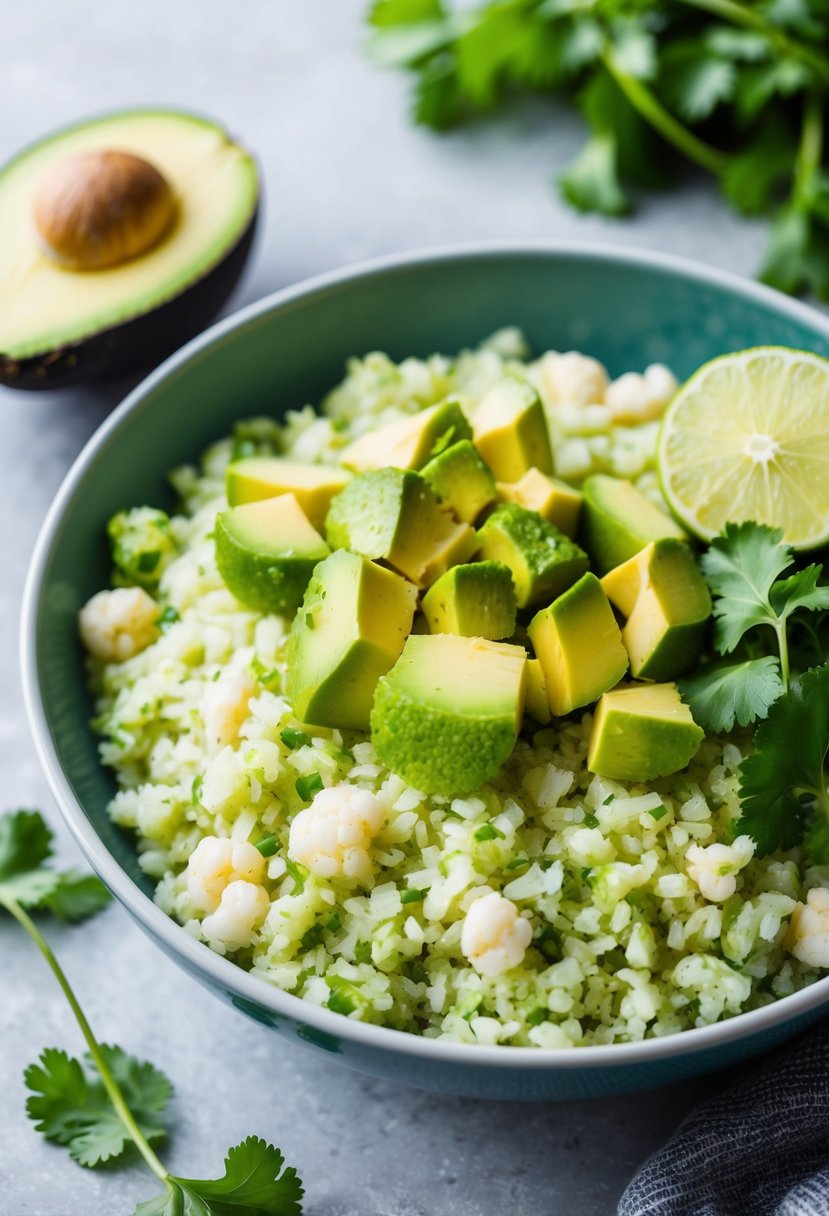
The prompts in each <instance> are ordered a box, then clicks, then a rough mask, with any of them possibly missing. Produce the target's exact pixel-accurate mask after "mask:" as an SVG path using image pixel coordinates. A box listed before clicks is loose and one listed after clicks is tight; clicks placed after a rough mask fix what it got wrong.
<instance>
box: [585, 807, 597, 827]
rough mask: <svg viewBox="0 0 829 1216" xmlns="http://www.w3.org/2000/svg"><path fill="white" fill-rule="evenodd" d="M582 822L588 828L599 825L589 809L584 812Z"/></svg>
mask: <svg viewBox="0 0 829 1216" xmlns="http://www.w3.org/2000/svg"><path fill="white" fill-rule="evenodd" d="M582 823H583V824H584V826H585V827H588V828H596V827H598V826H599V821H598V819H597V818H596V816H595V815H592V814H591V813H590V811H588V812H587V813H586V814H585V816H584V819H583V820H582Z"/></svg>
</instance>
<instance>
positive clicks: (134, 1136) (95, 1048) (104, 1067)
mask: <svg viewBox="0 0 829 1216" xmlns="http://www.w3.org/2000/svg"><path fill="white" fill-rule="evenodd" d="M2 903H3V906H4V907H5V908H6V909H7V910H8V911H9V912H10V913H11V915H12V916H13V917H14V919H15V920H16V921H17V923H18V924H19V925H20V926H21V928H23V929H25V931H26V932H27V933H28V935H29V937H30V938H31V939H32V941H33V942H34V944H35V945H36V946H37V948H38V950H39V951H40V953H41V954H42V955H43V957H44V958H45V959H46V962H47V963H48V965H49V967H50V968H51V971H52V974H53V975H54V977H55V979H56V980H57V981H58V984H59V985H60V987H61V990H62V991H63V995H64V996H65V997H66V1000H67V1001H68V1002H69V1008H70V1009H71V1010H72V1013H73V1014H74V1015H75V1021H76V1022H77V1023H78V1026H79V1027H80V1030H81V1034H82V1035H83V1037H84V1039H85V1040H86V1045H87V1047H88V1048H89V1054H90V1055H91V1056H92V1059H93V1061H94V1062H95V1067H96V1069H97V1070H98V1074H99V1075H100V1078H101V1081H102V1082H103V1085H104V1088H105V1090H106V1091H107V1094H108V1095H109V1100H110V1102H111V1103H112V1105H113V1107H114V1109H115V1113H116V1114H117V1115H118V1118H119V1119H120V1120H121V1122H122V1123H123V1125H124V1127H125V1128H126V1130H127V1132H128V1133H129V1136H130V1139H131V1140H132V1141H133V1143H134V1144H135V1147H136V1148H137V1149H138V1151H139V1153H140V1154H141V1156H142V1157H143V1158H144V1160H145V1161H146V1163H147V1165H148V1166H149V1167H150V1169H151V1170H152V1172H153V1173H154V1174H155V1176H156V1177H157V1178H158V1179H160V1181H161V1182H163V1183H164V1184H165V1185H169V1179H170V1174H169V1172H168V1171H167V1170H166V1169H165V1168H164V1166H163V1164H162V1163H161V1161H159V1159H158V1157H157V1156H156V1155H155V1153H154V1152H153V1150H152V1148H151V1147H150V1145H149V1143H148V1142H147V1139H146V1137H145V1136H144V1134H143V1133H142V1131H141V1128H140V1127H139V1126H138V1124H137V1123H136V1121H135V1119H134V1118H133V1116H132V1112H131V1111H130V1108H129V1107H128V1106H127V1103H126V1099H125V1098H124V1095H123V1094H122V1093H121V1090H120V1089H119V1087H118V1085H117V1083H116V1081H115V1078H114V1077H113V1075H112V1073H111V1072H110V1069H109V1065H108V1064H107V1062H106V1059H105V1057H104V1055H103V1052H102V1051H101V1048H100V1044H99V1043H98V1040H97V1039H96V1038H95V1035H94V1034H93V1033H92V1027H91V1026H90V1025H89V1022H88V1021H87V1020H86V1016H85V1014H84V1012H83V1010H82V1009H81V1007H80V1005H79V1004H78V999H77V997H76V996H75V993H74V992H73V991H72V986H71V984H70V983H69V980H68V979H67V978H66V975H65V974H64V971H63V968H62V967H61V965H60V963H59V962H58V960H57V958H56V957H55V955H54V954H53V952H52V949H51V947H50V945H49V943H48V942H47V941H46V938H45V937H44V936H43V934H42V933H41V932H40V930H39V929H38V927H37V925H36V924H35V923H34V921H33V920H32V918H31V917H30V916H29V915H28V914H27V913H26V912H25V911H24V910H23V908H21V906H20V904H19V903H18V902H17V900H14V899H4V900H3V901H2Z"/></svg>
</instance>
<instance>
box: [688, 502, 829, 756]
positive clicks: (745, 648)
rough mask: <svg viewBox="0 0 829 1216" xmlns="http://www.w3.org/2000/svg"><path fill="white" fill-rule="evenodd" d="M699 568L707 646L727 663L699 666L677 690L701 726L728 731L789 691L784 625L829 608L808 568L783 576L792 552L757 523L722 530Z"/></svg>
mask: <svg viewBox="0 0 829 1216" xmlns="http://www.w3.org/2000/svg"><path fill="white" fill-rule="evenodd" d="M700 564H701V567H702V572H703V575H704V577H705V580H706V582H707V583H708V586H709V588H710V590H711V593H712V595H713V597H714V647H715V649H716V650H717V652H718V653H719V654H720V655H723V656H732V657H730V658H728V659H727V660H725V661H714V662H711V663H708V664H705V665H703V666H702V667H700V668H699V669H698V670H697V671H696V672H695V673H694V674H693V675H691V676H688V677H686V678H685V679H684V680H680V681H679V688H680V691H681V693H682V695H683V697H684V698H685V700H686V701H687V702H688V704H689V705H690V707H691V711H692V713H693V715H694V718H695V720H696V721H697V722H698V723H699V724H700V726H702V727H704V728H705V729H706V730H712V731H716V732H721V731H728V730H731V729H732V728H733V727H734V725H735V723H738V724H739V725H740V726H748V725H750V724H751V723H752V722H756V721H760V720H762V719H763V718H765V717H766V716H767V714H768V713H769V711H770V710H771V707H772V706H773V705H774V704H775V702H776V701H777V700H778V699H779V698H780V697H781V696H783V695H784V694H785V693H787V692H788V691H789V689H790V685H791V678H792V673H791V668H792V654H791V651H792V647H791V637H790V630H791V626H792V624H793V622H794V621H797V622H798V623H799V622H801V621H803V620H806V619H808V618H805V617H803V616H802V615H801V614H804V613H818V612H823V611H826V610H827V609H829V586H823V585H821V583H820V579H821V578H822V577H823V567H822V566H819V565H816V564H814V563H813V564H811V565H808V566H805V567H804V568H803V569H800V570H795V571H794V572H793V573H787V572H788V571H790V570H792V567H793V566H794V554H793V553H792V550H791V548H790V547H789V546H788V545H785V544H784V543H783V534H782V532H780V531H779V530H775V529H772V528H768V527H765V526H764V525H762V524H755V523H742V524H727V525H726V528H725V530H724V532H723V534H722V535H721V536H718V537H717V538H716V539H715V540H714V541H712V543H711V546H710V548H709V549H708V550H707V551H706V552H705V553H704V554H703V556H702V558H701V562H700ZM783 575H786V577H782V576H783ZM796 614H797V615H796ZM763 651H766V652H768V651H771V653H763Z"/></svg>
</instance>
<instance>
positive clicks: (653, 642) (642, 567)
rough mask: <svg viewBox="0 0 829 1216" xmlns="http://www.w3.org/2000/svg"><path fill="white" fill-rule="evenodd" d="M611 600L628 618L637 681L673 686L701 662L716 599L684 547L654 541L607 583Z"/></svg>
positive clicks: (608, 576)
mask: <svg viewBox="0 0 829 1216" xmlns="http://www.w3.org/2000/svg"><path fill="white" fill-rule="evenodd" d="M602 587H603V588H604V590H605V592H606V594H607V596H608V598H609V599H610V600H611V602H612V603H613V604H615V606H616V607H617V608H618V609H619V611H620V612H621V613H622V614H623V615H625V616H627V617H628V621H627V624H626V625H625V627H624V629H623V630H622V640H623V641H624V644H625V648H626V649H627V652H628V654H629V655H630V671H631V675H633V676H636V677H637V678H640V679H645V680H660V681H664V680H673V679H675V678H676V677H677V676H680V675H683V674H684V673H685V672H686V671H688V670H689V669H690V668H691V667H693V666H694V664H695V663H696V662H697V660H698V659H699V657H700V654H701V652H702V648H703V645H704V643H705V637H706V633H707V627H708V621H709V619H710V616H711V596H710V594H709V592H708V588H707V587H706V585H705V580H704V579H703V577H702V575H701V574H700V572H699V569H698V567H697V563H696V560H695V558H694V555H693V553H692V552H691V550H690V548H689V547H688V545H686V544H685V543H684V542H683V541H679V540H674V539H672V538H665V539H663V540H657V541H652V542H651V544H649V545H647V546H646V547H645V548H644V549H643V550H642V551H641V552H640V553H638V554H637V555H636V556H635V557H632V558H630V559H629V560H628V561H627V562H625V563H624V564H623V565H622V566H617V567H616V569H615V570H611V571H610V572H609V573H608V574H606V575H605V576H604V578H603V579H602Z"/></svg>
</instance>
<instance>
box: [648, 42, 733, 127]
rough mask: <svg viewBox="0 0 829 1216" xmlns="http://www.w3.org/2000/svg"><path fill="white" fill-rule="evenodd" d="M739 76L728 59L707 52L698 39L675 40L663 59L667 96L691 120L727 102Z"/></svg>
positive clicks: (677, 109)
mask: <svg viewBox="0 0 829 1216" xmlns="http://www.w3.org/2000/svg"><path fill="white" fill-rule="evenodd" d="M736 78H737V73H736V70H735V68H734V65H733V63H732V62H731V61H730V60H729V59H727V58H725V57H721V56H719V55H717V54H712V53H711V52H710V51H709V52H708V53H706V51H705V47H704V46H702V45H700V43H699V41H698V40H696V39H689V40H687V41H685V42H677V43H675V44H674V45H673V47H672V48H671V49H670V52H668V53H666V54H665V55H664V56H663V58H662V88H663V90H664V93H665V97H666V99H667V101H668V103H669V104H670V105H671V106H672V107H673V108H674V109H675V110H676V111H677V112H678V113H679V114H681V115H682V117H683V118H686V119H688V120H689V121H690V122H699V121H701V120H702V119H704V118H709V117H710V116H711V114H713V112H714V110H716V108H717V106H718V105H720V103H721V102H723V101H728V100H729V98H730V97H731V95H732V93H733V91H734V85H735V81H736Z"/></svg>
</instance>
